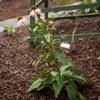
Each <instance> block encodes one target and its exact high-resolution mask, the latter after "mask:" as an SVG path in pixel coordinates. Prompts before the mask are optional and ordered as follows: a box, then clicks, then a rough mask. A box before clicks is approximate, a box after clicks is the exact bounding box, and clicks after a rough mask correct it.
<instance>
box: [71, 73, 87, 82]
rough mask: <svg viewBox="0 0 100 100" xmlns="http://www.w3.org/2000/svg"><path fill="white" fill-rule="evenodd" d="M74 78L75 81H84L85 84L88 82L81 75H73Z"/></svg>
mask: <svg viewBox="0 0 100 100" xmlns="http://www.w3.org/2000/svg"><path fill="white" fill-rule="evenodd" d="M71 77H72V78H74V79H75V80H82V81H84V82H86V83H87V82H88V81H87V80H86V79H85V78H84V77H83V76H81V75H74V74H73V75H72V76H71Z"/></svg>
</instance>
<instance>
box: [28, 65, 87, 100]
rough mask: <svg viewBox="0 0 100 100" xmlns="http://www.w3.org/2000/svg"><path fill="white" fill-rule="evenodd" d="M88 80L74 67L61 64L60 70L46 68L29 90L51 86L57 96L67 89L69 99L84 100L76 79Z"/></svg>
mask: <svg viewBox="0 0 100 100" xmlns="http://www.w3.org/2000/svg"><path fill="white" fill-rule="evenodd" d="M79 80H81V81H84V82H87V80H86V79H85V78H84V77H83V76H82V75H81V74H80V73H77V70H76V69H75V68H74V67H70V66H67V65H65V66H61V67H60V68H59V69H58V70H54V69H52V70H50V69H44V70H43V71H42V72H41V73H40V74H39V75H38V76H37V77H36V78H35V79H34V80H33V81H32V84H31V86H30V87H29V89H28V90H27V92H31V91H32V90H35V91H39V90H41V89H43V88H45V87H51V88H52V89H53V90H54V94H55V97H58V95H59V94H60V92H61V90H62V89H65V90H66V91H67V95H68V97H69V100H77V99H80V100H84V97H83V96H82V94H81V93H80V92H79V91H78V88H77V85H76V81H79Z"/></svg>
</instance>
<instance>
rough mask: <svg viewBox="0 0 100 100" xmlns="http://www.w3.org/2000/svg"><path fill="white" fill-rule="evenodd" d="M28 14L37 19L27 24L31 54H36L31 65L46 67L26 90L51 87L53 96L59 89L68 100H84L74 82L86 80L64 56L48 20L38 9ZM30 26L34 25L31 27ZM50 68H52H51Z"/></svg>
mask: <svg viewBox="0 0 100 100" xmlns="http://www.w3.org/2000/svg"><path fill="white" fill-rule="evenodd" d="M31 9H32V11H31V12H30V16H31V17H34V16H35V15H36V16H37V20H36V21H35V22H32V24H31V25H29V26H28V25H27V26H28V30H29V31H31V32H32V35H33V36H32V37H33V38H32V39H33V43H34V44H35V45H34V50H33V52H32V54H33V56H34V57H36V56H37V55H38V60H37V61H36V62H35V64H34V65H33V66H34V67H39V66H41V65H42V64H43V65H44V66H45V67H46V68H48V67H49V68H48V69H45V70H43V71H42V72H41V73H40V74H39V76H37V77H36V78H35V79H34V80H33V81H32V85H31V86H30V87H29V89H28V90H27V92H31V91H32V90H36V91H39V90H41V89H43V88H45V87H51V88H52V89H53V90H54V93H55V97H58V95H59V94H60V92H61V90H63V89H65V90H66V91H67V94H68V97H69V100H76V99H77V98H79V99H80V100H84V97H83V96H82V95H81V93H80V92H79V91H78V88H77V85H76V82H77V81H79V80H81V81H84V82H87V81H86V80H85V78H84V77H83V76H82V74H81V73H80V72H79V71H78V70H77V68H76V67H75V66H74V65H73V63H72V62H71V61H69V59H68V58H67V57H66V55H65V53H64V51H63V49H62V48H60V47H59V43H61V41H60V40H56V39H53V36H52V31H51V29H50V27H49V24H48V21H46V20H43V19H41V18H40V13H41V11H40V9H38V8H36V7H34V6H33V7H32V8H31ZM20 24H23V25H25V19H23V18H22V17H20V18H19V22H18V25H20ZM31 27H34V28H33V29H32V28H31ZM30 38H31V37H30ZM51 68H52V69H51Z"/></svg>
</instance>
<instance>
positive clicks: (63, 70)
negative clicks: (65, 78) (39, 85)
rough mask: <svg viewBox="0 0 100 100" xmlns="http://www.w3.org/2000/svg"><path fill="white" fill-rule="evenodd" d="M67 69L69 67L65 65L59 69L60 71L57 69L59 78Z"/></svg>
mask: <svg viewBox="0 0 100 100" xmlns="http://www.w3.org/2000/svg"><path fill="white" fill-rule="evenodd" d="M69 67H70V66H67V65H65V66H62V67H60V69H59V72H60V76H62V75H64V74H65V73H66V69H67V68H69Z"/></svg>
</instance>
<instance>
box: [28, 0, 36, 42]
mask: <svg viewBox="0 0 100 100" xmlns="http://www.w3.org/2000/svg"><path fill="white" fill-rule="evenodd" d="M32 5H35V0H30V7H31V6H32ZM34 21H35V18H34V17H30V28H31V29H33V28H34V27H33V26H32V22H34ZM29 36H30V39H29V42H30V44H32V43H33V41H32V40H33V39H32V38H33V34H32V32H31V31H29Z"/></svg>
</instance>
